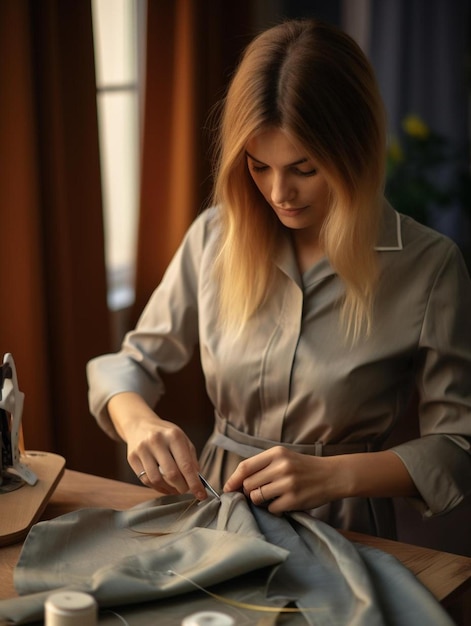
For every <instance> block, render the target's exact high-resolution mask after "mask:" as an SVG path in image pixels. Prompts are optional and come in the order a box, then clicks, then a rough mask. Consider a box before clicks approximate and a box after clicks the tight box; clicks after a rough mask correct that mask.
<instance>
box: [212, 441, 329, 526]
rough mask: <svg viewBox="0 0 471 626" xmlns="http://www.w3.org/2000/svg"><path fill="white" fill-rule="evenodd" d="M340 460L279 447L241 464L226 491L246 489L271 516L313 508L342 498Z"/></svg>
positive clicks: (225, 488) (246, 492) (228, 482)
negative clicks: (266, 508) (336, 464)
mask: <svg viewBox="0 0 471 626" xmlns="http://www.w3.org/2000/svg"><path fill="white" fill-rule="evenodd" d="M335 458H336V457H314V456H309V455H306V454H300V453H299V452H293V451H292V450H289V449H287V448H284V447H283V446H275V447H273V448H270V449H269V450H265V451H264V452H260V454H257V455H255V456H253V457H251V458H249V459H246V460H244V461H241V463H239V465H238V467H237V469H236V470H235V472H234V473H233V474H232V476H231V477H230V478H229V479H228V481H227V482H226V484H225V485H224V491H225V492H228V491H238V490H241V489H242V490H243V491H244V493H245V494H246V495H247V496H248V497H250V499H251V500H252V502H253V503H254V504H256V505H268V510H269V511H270V512H271V513H275V514H278V515H279V514H282V513H283V512H285V511H300V510H308V509H313V508H315V507H317V506H321V505H322V504H326V503H327V502H331V501H332V500H335V499H337V498H338V497H340V494H339V484H338V483H339V480H338V479H339V474H338V471H337V472H336V471H335Z"/></svg>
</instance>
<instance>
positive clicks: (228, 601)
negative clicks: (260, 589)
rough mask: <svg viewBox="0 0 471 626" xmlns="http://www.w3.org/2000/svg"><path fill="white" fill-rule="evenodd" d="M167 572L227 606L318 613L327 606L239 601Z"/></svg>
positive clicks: (177, 574) (272, 611) (189, 579)
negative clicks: (279, 605)
mask: <svg viewBox="0 0 471 626" xmlns="http://www.w3.org/2000/svg"><path fill="white" fill-rule="evenodd" d="M167 574H170V575H171V576H178V577H179V578H181V579H182V580H186V582H188V583H190V584H191V585H193V586H194V587H196V589H199V590H200V591H202V592H203V593H205V594H206V595H208V596H209V597H210V598H213V599H214V600H218V602H223V603H224V604H227V605H228V606H233V607H235V608H238V609H248V610H250V611H260V612H264V613H304V612H309V613H318V612H320V611H327V610H328V609H327V607H326V608H321V607H310V608H308V607H306V608H304V607H303V608H302V609H298V608H297V607H291V606H283V607H276V606H267V605H265V604H251V603H249V602H240V601H239V600H233V599H232V598H225V597H224V596H220V595H219V594H217V593H213V592H212V591H208V589H205V588H204V587H202V586H201V585H199V584H198V583H196V582H195V581H194V580H191V578H188V577H187V576H184V575H183V574H179V573H178V572H176V571H175V570H173V569H169V570H167ZM185 626H186V625H185Z"/></svg>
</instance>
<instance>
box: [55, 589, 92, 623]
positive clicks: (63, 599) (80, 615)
mask: <svg viewBox="0 0 471 626" xmlns="http://www.w3.org/2000/svg"><path fill="white" fill-rule="evenodd" d="M44 612H45V621H44V624H45V626H96V624H97V613H98V606H97V603H96V601H95V599H94V598H93V597H92V596H91V595H89V594H88V593H82V592H81V591H60V592H57V593H53V594H51V595H50V596H49V597H48V598H47V600H46V603H45V605H44Z"/></svg>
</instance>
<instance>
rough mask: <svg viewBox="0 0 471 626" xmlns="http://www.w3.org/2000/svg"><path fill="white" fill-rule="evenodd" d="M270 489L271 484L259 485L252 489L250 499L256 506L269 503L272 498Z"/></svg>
mask: <svg viewBox="0 0 471 626" xmlns="http://www.w3.org/2000/svg"><path fill="white" fill-rule="evenodd" d="M269 491H270V486H269V485H267V484H265V485H259V486H258V487H257V488H256V489H252V491H251V492H250V499H251V500H252V502H253V503H254V504H255V505H256V506H264V505H267V504H268V503H269V502H270V501H271V499H272V498H270V496H269Z"/></svg>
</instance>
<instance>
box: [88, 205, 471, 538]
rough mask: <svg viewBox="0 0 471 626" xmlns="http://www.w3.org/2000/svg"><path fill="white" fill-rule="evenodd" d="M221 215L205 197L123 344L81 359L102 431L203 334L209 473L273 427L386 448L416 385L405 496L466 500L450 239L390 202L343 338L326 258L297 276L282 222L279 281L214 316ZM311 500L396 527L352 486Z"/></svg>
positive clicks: (470, 351) (459, 266)
mask: <svg viewBox="0 0 471 626" xmlns="http://www.w3.org/2000/svg"><path fill="white" fill-rule="evenodd" d="M217 216H218V209H217V208H211V209H208V210H206V211H204V212H203V213H202V214H201V215H200V216H199V217H198V218H197V219H196V220H195V222H194V223H193V225H192V226H191V227H190V229H189V231H188V233H187V235H186V237H185V238H184V241H183V242H182V244H181V246H180V248H179V250H178V251H177V253H176V254H175V256H174V258H173V260H172V262H171V264H170V265H169V267H168V270H167V272H166V274H165V276H164V278H163V280H162V282H161V284H160V285H159V286H158V287H157V289H156V290H155V292H154V294H153V295H152V297H151V299H150V301H149V303H148V305H147V307H146V308H145V310H144V312H143V314H142V316H141V318H140V320H139V323H138V325H137V327H136V329H135V330H133V331H132V332H130V333H128V334H127V336H126V337H125V340H124V342H123V345H122V349H121V350H120V351H119V352H118V353H116V354H109V355H104V356H100V357H97V358H95V359H93V360H91V361H90V363H89V364H88V367H87V373H88V380H89V401H90V409H91V412H92V414H93V415H94V416H95V417H96V418H97V420H98V423H99V424H100V426H101V427H102V428H103V429H104V430H105V432H107V433H108V434H109V435H110V436H111V437H114V438H118V435H117V434H116V432H115V430H114V428H113V425H112V423H111V420H110V418H109V416H108V414H107V409H106V406H107V402H108V401H109V399H110V398H111V397H112V396H113V395H114V394H117V393H119V392H123V391H134V392H137V393H139V394H141V395H142V396H143V397H144V399H145V400H146V401H147V402H148V404H149V405H150V406H152V407H154V406H155V405H156V404H157V403H158V400H159V398H160V397H161V396H162V395H163V393H164V391H165V390H164V385H163V383H162V380H161V377H160V373H161V372H174V371H177V370H179V369H180V368H182V367H183V366H184V365H185V364H186V363H187V362H188V361H189V359H190V358H191V355H192V354H193V352H194V350H195V349H196V348H197V346H198V345H199V349H200V354H201V363H202V367H203V372H204V375H205V380H206V387H207V392H208V394H209V397H210V399H211V401H212V403H213V406H214V408H215V430H214V433H213V435H212V437H211V438H210V440H209V441H208V443H207V444H206V446H205V448H204V450H203V452H202V456H201V470H202V472H203V473H204V474H205V475H206V476H207V478H208V479H209V480H210V481H211V482H212V483H214V484H215V486H217V487H221V486H222V485H223V484H224V482H225V480H226V478H227V477H228V476H229V475H230V474H231V472H232V471H233V469H234V468H235V467H236V465H237V463H238V462H239V461H240V459H241V458H244V457H247V456H250V455H252V454H255V453H257V452H258V451H260V450H262V449H265V448H267V447H270V446H272V445H277V444H279V443H280V442H281V443H283V445H289V446H292V447H293V448H294V449H295V450H299V451H300V452H303V453H307V454H316V455H330V454H343V453H351V452H359V451H369V450H378V449H381V448H382V446H383V442H384V440H385V439H387V438H388V436H390V434H391V433H394V429H395V427H396V424H397V422H398V420H399V418H400V416H401V414H402V413H403V412H404V411H405V409H406V407H407V405H408V402H409V398H410V395H411V392H412V391H413V389H416V392H417V393H418V396H419V407H418V415H417V419H418V421H419V424H418V425H419V428H420V437H419V438H417V439H414V440H412V441H407V442H405V443H401V444H400V445H397V446H395V447H394V448H392V449H393V450H394V452H395V453H396V454H398V455H399V456H400V458H401V459H402V461H403V462H404V464H405V465H406V467H407V469H408V471H409V472H410V474H411V476H412V479H413V481H414V483H415V485H416V486H417V489H418V491H419V493H420V496H421V497H420V498H416V499H413V500H414V504H415V505H416V506H418V507H419V508H420V509H421V511H422V514H423V515H424V516H433V515H438V514H442V513H446V512H447V511H449V510H451V509H453V508H454V507H455V506H456V505H458V504H459V503H460V502H462V500H463V499H464V498H465V496H466V495H467V494H469V493H470V492H471V281H470V278H469V274H468V271H467V268H466V266H465V263H464V261H463V258H462V255H461V253H460V251H459V249H458V248H457V246H456V245H455V244H454V243H453V242H452V241H450V240H449V239H448V238H447V237H445V236H444V235H441V234H439V233H437V232H435V231H433V230H431V229H429V228H427V227H425V226H423V225H421V224H418V223H417V222H415V221H414V220H413V219H411V218H410V217H406V216H404V215H400V214H398V213H397V212H396V211H395V210H393V209H392V208H391V207H390V205H389V204H388V203H386V202H385V203H384V208H383V220H382V227H381V233H380V237H379V241H378V244H377V246H376V250H377V251H378V255H379V261H380V267H381V277H380V282H379V287H378V290H377V294H376V299H375V309H374V325H373V331H372V333H371V335H370V336H369V337H368V338H363V339H362V340H360V341H359V342H358V343H357V344H356V345H354V346H353V347H351V346H350V345H349V344H348V343H346V342H345V340H344V337H343V334H342V331H341V327H340V321H339V311H340V307H339V302H340V301H341V297H342V294H343V285H342V282H341V280H340V279H339V277H338V276H337V275H336V273H335V272H334V271H333V269H332V267H331V266H330V264H329V262H328V260H327V259H326V258H323V259H321V260H320V261H319V262H318V263H316V264H315V265H314V266H313V267H311V268H310V269H309V270H308V271H306V272H305V273H304V274H303V275H302V276H301V275H300V274H299V271H298V269H297V265H296V260H295V257H294V253H293V250H292V247H291V244H290V239H289V237H288V236H287V237H286V239H285V241H284V242H283V245H282V247H281V249H280V250H279V254H278V257H277V258H276V259H275V262H276V266H277V268H278V270H277V283H276V285H277V287H276V289H273V290H272V291H271V293H270V295H269V297H268V299H267V301H266V302H265V303H264V305H263V306H262V307H261V308H260V310H259V311H258V312H257V314H256V315H254V316H253V318H252V319H251V320H250V321H249V323H248V324H247V326H246V328H245V330H244V332H243V333H242V334H241V335H239V336H237V337H232V336H230V335H228V334H227V333H224V332H222V331H221V330H220V329H219V326H218V323H217V319H216V306H215V304H216V302H217V294H218V285H217V281H216V280H215V277H214V274H213V271H212V268H213V262H214V257H215V253H216V247H217V236H218V220H217ZM254 271H256V268H254ZM311 513H312V515H314V516H316V517H318V518H320V519H322V520H324V521H327V522H328V523H330V524H332V525H333V526H334V527H337V528H346V529H351V530H356V531H360V532H368V533H373V534H379V535H383V536H394V528H393V525H391V524H392V520H391V516H392V509H391V508H390V507H389V504H388V501H381V500H380V501H378V500H376V501H372V500H367V499H357V498H351V499H348V500H344V501H338V502H334V503H331V504H330V505H326V506H324V507H320V508H319V509H315V510H313V511H311Z"/></svg>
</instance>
